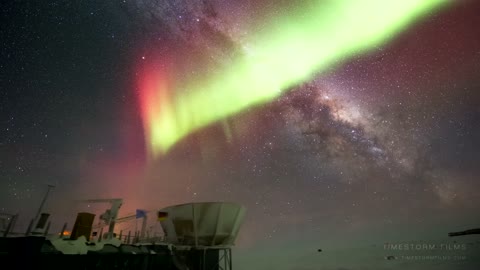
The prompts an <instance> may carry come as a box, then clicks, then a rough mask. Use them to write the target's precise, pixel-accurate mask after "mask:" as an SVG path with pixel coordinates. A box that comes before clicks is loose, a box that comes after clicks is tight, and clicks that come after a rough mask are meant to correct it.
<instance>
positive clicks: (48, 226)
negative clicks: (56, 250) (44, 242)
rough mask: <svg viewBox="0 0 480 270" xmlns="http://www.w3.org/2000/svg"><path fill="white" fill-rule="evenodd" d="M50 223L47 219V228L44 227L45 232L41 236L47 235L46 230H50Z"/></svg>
mask: <svg viewBox="0 0 480 270" xmlns="http://www.w3.org/2000/svg"><path fill="white" fill-rule="evenodd" d="M51 224H52V222H51V221H49V222H48V224H47V228H46V229H45V232H44V233H43V236H47V234H48V230H50V225H51Z"/></svg>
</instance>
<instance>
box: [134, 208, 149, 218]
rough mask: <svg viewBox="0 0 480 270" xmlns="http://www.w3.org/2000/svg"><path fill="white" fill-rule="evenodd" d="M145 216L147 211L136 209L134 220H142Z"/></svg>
mask: <svg viewBox="0 0 480 270" xmlns="http://www.w3.org/2000/svg"><path fill="white" fill-rule="evenodd" d="M146 216H147V211H145V210H142V209H137V211H136V212H135V218H143V217H146Z"/></svg>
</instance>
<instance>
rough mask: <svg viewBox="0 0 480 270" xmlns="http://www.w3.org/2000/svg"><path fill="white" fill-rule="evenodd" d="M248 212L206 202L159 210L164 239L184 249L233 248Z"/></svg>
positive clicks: (227, 205)
mask: <svg viewBox="0 0 480 270" xmlns="http://www.w3.org/2000/svg"><path fill="white" fill-rule="evenodd" d="M245 212H246V209H245V207H243V206H241V205H239V204H236V203H226V202H203V203H188V204H180V205H174V206H169V207H166V208H163V209H161V210H160V211H159V220H160V223H161V225H162V229H163V231H164V233H165V240H166V242H168V243H171V244H174V245H184V246H232V245H234V243H235V239H236V237H237V234H238V231H239V229H240V225H241V223H242V222H243V218H244V216H245Z"/></svg>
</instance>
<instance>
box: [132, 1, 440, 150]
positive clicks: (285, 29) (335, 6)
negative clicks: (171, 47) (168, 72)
mask: <svg viewBox="0 0 480 270" xmlns="http://www.w3.org/2000/svg"><path fill="white" fill-rule="evenodd" d="M445 2H446V1H445V0H423V1H418V0H409V1H393V2H388V1H382V0H378V1H374V0H370V1H356V2H352V1H326V2H321V1H318V2H316V3H312V4H311V6H307V7H305V8H304V9H302V10H301V11H300V12H298V14H297V16H292V17H287V18H275V20H273V21H272V22H270V25H269V26H266V27H265V28H266V29H263V31H262V32H263V34H260V35H258V37H255V38H253V41H252V43H253V44H254V45H253V48H251V50H253V51H254V53H253V54H249V55H246V56H243V57H239V58H237V59H234V60H233V61H232V63H231V65H230V66H229V67H228V68H226V69H225V71H223V72H220V73H218V74H215V75H213V76H209V75H206V76H205V78H202V79H201V80H200V81H193V82H190V83H188V82H187V83H186V88H187V91H186V92H181V93H180V94H171V97H168V96H165V92H166V91H169V90H170V91H171V92H175V90H174V89H168V88H167V89H165V88H166V86H165V85H164V84H165V80H166V78H164V77H163V76H159V77H158V78H156V79H152V78H148V79H145V80H148V85H147V86H141V87H144V88H145V89H143V90H141V91H143V92H144V94H142V98H141V99H142V104H143V106H144V107H146V108H143V111H144V120H143V121H144V122H145V127H146V133H147V134H148V135H147V136H146V137H147V141H148V142H149V143H148V144H149V145H150V147H151V151H152V153H153V154H158V153H162V152H165V151H167V150H168V149H169V148H170V147H171V146H172V145H173V144H174V143H175V142H176V141H178V140H179V139H181V138H183V137H185V136H186V135H188V134H189V133H191V132H192V131H195V130H196V129H198V128H201V127H204V126H206V125H208V124H211V123H213V122H215V121H218V120H221V119H224V118H226V117H228V116H231V115H233V114H235V113H238V112H241V111H242V110H245V109H246V108H248V107H250V106H254V105H257V104H261V103H265V102H268V101H271V100H273V99H274V98H276V97H278V96H279V95H281V94H282V93H283V92H284V91H285V90H287V89H290V88H291V87H293V86H295V85H296V84H299V83H301V82H304V81H306V80H308V79H310V78H311V77H312V76H313V75H314V74H315V73H317V72H320V71H322V70H324V69H326V68H328V67H329V66H331V65H332V64H335V63H336V62H339V61H340V60H344V59H346V58H347V57H349V56H352V55H355V54H359V53H362V52H364V51H366V50H368V49H372V48H374V46H376V45H378V44H379V43H381V42H384V41H386V40H388V39H390V38H392V37H393V36H394V34H395V32H398V31H401V30H403V29H404V28H405V27H406V26H407V25H408V24H409V23H411V22H412V21H415V19H416V18H417V17H418V16H420V15H422V14H423V13H426V12H428V11H429V10H430V9H431V8H435V7H437V6H438V5H439V4H444V3H445ZM299 14H301V16H300V15H299ZM333 14H335V15H333ZM253 35H255V33H254V34H253ZM150 76H151V75H150ZM151 80H156V81H157V82H156V83H157V84H158V85H153V86H152V85H151V84H152V83H153V84H155V82H151ZM155 88H158V89H155ZM155 92H158V93H163V94H158V95H159V96H156V95H155ZM177 92H178V90H177ZM152 99H153V100H152Z"/></svg>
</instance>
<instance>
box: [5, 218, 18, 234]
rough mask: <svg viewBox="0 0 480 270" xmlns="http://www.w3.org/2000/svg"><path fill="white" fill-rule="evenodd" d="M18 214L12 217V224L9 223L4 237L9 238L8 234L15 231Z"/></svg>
mask: <svg viewBox="0 0 480 270" xmlns="http://www.w3.org/2000/svg"><path fill="white" fill-rule="evenodd" d="M17 217H18V214H16V215H11V216H10V222H8V225H7V228H6V229H5V232H3V237H7V236H8V233H10V231H11V230H13V226H14V225H15V221H16V220H17Z"/></svg>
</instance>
